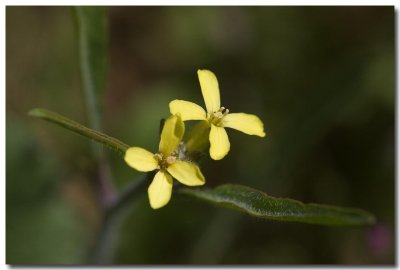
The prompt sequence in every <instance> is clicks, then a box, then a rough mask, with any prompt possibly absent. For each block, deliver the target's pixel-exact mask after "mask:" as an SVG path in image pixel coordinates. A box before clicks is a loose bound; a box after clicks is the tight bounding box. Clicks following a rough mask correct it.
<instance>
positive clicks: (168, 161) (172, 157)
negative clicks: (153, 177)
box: [167, 156, 176, 165]
mask: <svg viewBox="0 0 400 270" xmlns="http://www.w3.org/2000/svg"><path fill="white" fill-rule="evenodd" d="M175 161H176V157H174V156H169V157H167V164H168V165H171V164H172V163H174V162H175Z"/></svg>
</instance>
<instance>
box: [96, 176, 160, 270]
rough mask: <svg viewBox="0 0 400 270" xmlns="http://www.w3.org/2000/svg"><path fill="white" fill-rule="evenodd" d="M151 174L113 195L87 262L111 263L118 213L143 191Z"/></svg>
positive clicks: (118, 221) (118, 219) (119, 219)
mask: <svg viewBox="0 0 400 270" xmlns="http://www.w3.org/2000/svg"><path fill="white" fill-rule="evenodd" d="M153 176H154V173H152V172H150V173H147V174H146V175H144V176H143V177H141V178H140V179H138V180H136V181H133V182H132V183H130V184H129V185H127V186H126V187H125V188H124V189H123V190H122V191H121V192H120V193H119V195H118V196H116V197H115V200H114V201H113V202H111V203H110V205H108V207H107V208H106V210H105V212H104V216H103V220H102V222H101V225H100V229H99V232H98V234H97V239H96V241H95V244H94V247H93V249H92V251H91V254H90V259H89V263H91V264H111V263H112V259H113V255H114V254H113V253H114V245H115V240H116V238H117V235H116V232H117V228H118V227H119V225H120V221H121V218H120V217H121V215H120V213H121V212H122V210H123V209H124V208H125V206H126V205H127V203H128V202H130V201H131V200H132V199H134V198H137V195H138V194H141V193H142V192H143V190H144V188H145V187H146V186H147V184H148V180H150V179H151V178H152V177H153Z"/></svg>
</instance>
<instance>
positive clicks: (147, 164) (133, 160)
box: [124, 147, 158, 172]
mask: <svg viewBox="0 0 400 270" xmlns="http://www.w3.org/2000/svg"><path fill="white" fill-rule="evenodd" d="M124 159H125V162H126V163H128V165H129V166H131V167H132V168H134V169H135V170H138V171H140V172H150V171H153V170H155V169H156V168H157V166H158V161H157V160H156V159H155V158H154V154H153V153H151V152H149V151H147V150H146V149H143V148H140V147H130V148H129V149H128V150H126V152H125V157H124Z"/></svg>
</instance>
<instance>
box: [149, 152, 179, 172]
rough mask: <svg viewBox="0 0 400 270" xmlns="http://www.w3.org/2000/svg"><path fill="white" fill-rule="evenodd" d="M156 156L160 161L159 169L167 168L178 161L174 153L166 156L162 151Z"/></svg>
mask: <svg viewBox="0 0 400 270" xmlns="http://www.w3.org/2000/svg"><path fill="white" fill-rule="evenodd" d="M154 157H155V158H156V159H157V161H158V166H157V169H167V168H168V166H169V165H171V164H172V163H174V162H175V161H176V156H174V155H173V154H171V155H169V156H164V155H163V154H162V153H157V154H154Z"/></svg>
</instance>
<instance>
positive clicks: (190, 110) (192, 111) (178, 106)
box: [169, 99, 207, 121]
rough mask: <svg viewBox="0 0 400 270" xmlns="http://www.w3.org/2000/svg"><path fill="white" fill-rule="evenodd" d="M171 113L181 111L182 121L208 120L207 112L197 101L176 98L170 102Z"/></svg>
mask: <svg viewBox="0 0 400 270" xmlns="http://www.w3.org/2000/svg"><path fill="white" fill-rule="evenodd" d="M169 111H170V112H171V114H177V113H179V114H180V116H181V118H182V121H187V120H206V119H207V116H206V112H205V111H204V109H203V108H202V107H200V106H199V105H197V104H196V103H193V102H189V101H184V100H178V99H175V100H173V101H171V102H170V103H169Z"/></svg>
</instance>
